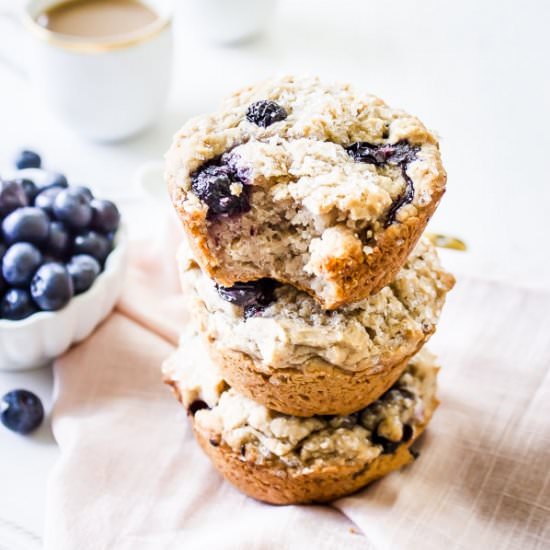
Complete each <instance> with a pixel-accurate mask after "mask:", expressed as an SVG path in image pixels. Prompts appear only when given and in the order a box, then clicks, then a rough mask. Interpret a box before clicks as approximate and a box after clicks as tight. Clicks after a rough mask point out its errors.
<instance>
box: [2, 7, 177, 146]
mask: <svg viewBox="0 0 550 550" xmlns="http://www.w3.org/2000/svg"><path fill="white" fill-rule="evenodd" d="M141 1H142V2H143V3H144V4H145V5H147V6H148V7H150V8H151V9H152V10H153V11H154V12H155V13H157V14H158V18H157V19H156V20H155V21H153V22H152V23H150V24H148V25H146V26H144V27H143V28H141V29H139V30H137V31H135V32H133V33H131V34H125V35H120V36H116V37H113V38H107V39H92V40H90V39H88V38H82V37H75V36H68V35H63V34H59V33H55V32H52V31H50V30H48V29H46V28H44V27H42V26H41V25H39V24H38V23H37V22H36V18H37V16H38V15H40V14H41V13H43V12H44V11H45V10H47V9H48V8H49V7H51V6H52V5H55V4H59V3H60V2H59V0H30V1H27V2H25V3H24V6H23V13H22V14H21V17H20V18H18V19H19V21H20V22H22V25H21V29H20V32H22V33H23V37H24V39H25V41H26V46H27V54H28V55H27V58H28V62H27V64H26V66H25V67H24V69H23V70H24V73H25V74H26V76H27V77H28V78H29V80H30V82H31V85H32V86H33V87H34V88H35V90H36V91H37V92H38V93H39V94H40V95H41V96H42V97H43V98H44V99H45V101H46V102H47V103H48V104H49V106H50V107H51V108H52V110H53V111H54V112H55V113H56V114H57V115H58V117H59V118H60V119H61V120H62V121H64V122H65V123H66V124H67V126H69V127H70V128H72V129H73V130H74V131H75V132H76V133H78V134H79V135H81V136H82V137H84V138H87V139H90V140H92V141H116V140H120V139H123V138H126V137H128V136H131V135H133V134H136V133H138V132H140V131H141V130H143V129H145V128H146V127H148V126H149V125H150V124H151V123H153V121H154V120H155V119H156V118H157V117H158V115H159V113H160V111H161V110H162V108H163V106H164V104H165V101H166V97H167V95H168V91H169V86H170V79H171V73H172V30H171V27H172V10H171V7H172V3H171V2H168V1H162V0H141ZM9 53H10V52H4V56H5V57H9ZM12 65H14V66H15V62H14V61H12Z"/></svg>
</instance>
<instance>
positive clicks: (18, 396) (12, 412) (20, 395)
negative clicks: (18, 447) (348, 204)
mask: <svg viewBox="0 0 550 550" xmlns="http://www.w3.org/2000/svg"><path fill="white" fill-rule="evenodd" d="M0 420H1V421H2V424H4V426H5V427H6V428H8V430H11V431H12V432H17V433H20V434H28V433H30V432H32V431H33V430H36V428H38V426H40V424H42V420H44V407H43V406H42V402H41V401H40V399H39V398H38V397H37V396H36V395H35V394H34V393H32V392H30V391H28V390H13V391H10V392H8V393H6V394H5V395H4V396H3V397H2V400H1V401H0Z"/></svg>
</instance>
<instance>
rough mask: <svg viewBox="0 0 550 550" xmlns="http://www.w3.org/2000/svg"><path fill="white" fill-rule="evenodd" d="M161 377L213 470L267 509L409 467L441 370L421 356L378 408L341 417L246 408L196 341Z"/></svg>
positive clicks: (331, 495) (326, 495) (186, 343)
mask: <svg viewBox="0 0 550 550" xmlns="http://www.w3.org/2000/svg"><path fill="white" fill-rule="evenodd" d="M163 370H164V376H165V381H166V382H167V383H168V384H170V385H171V386H172V387H173V389H174V391H175V393H176V395H177V397H178V399H179V400H180V401H181V402H182V404H183V405H184V406H185V407H186V409H187V411H188V413H189V416H190V417H191V419H192V423H193V431H194V433H195V437H196V438H197V440H198V442H199V444H200V445H201V447H202V448H203V450H204V451H205V453H206V454H207V455H208V456H209V457H210V459H211V460H212V462H213V463H214V466H215V467H216V468H217V469H218V470H219V471H220V473H221V474H222V475H223V476H224V477H225V478H226V479H227V480H228V481H229V482H231V483H232V484H233V485H235V486H236V487H237V488H238V489H240V490H241V491H242V492H244V493H246V494H247V495H249V496H251V497H253V498H256V499H258V500H262V501H264V502H269V503H272V504H294V503H306V502H326V501H330V500H334V499H336V498H339V497H342V496H344V495H348V494H350V493H353V492H355V491H357V490H359V489H361V488H362V487H364V486H365V485H367V484H368V483H370V482H372V481H374V480H375V479H378V478H380V477H382V476H384V475H386V474H388V473H390V472H391V471H393V470H397V469H399V468H401V467H403V466H405V465H406V464H409V463H410V462H412V461H413V459H414V457H413V454H412V453H411V451H410V446H411V445H412V444H413V442H414V441H415V440H416V439H417V438H418V437H419V436H420V434H421V433H422V431H423V430H424V428H425V427H426V425H427V423H428V422H429V420H430V418H431V416H432V414H433V411H434V410H435V408H436V407H437V405H438V401H437V398H436V396H435V390H436V377H437V371H438V370H439V369H438V367H437V366H436V365H435V358H434V357H433V355H431V354H430V353H429V352H428V351H426V350H422V351H420V352H419V353H418V354H417V355H416V356H414V357H413V358H412V359H411V360H410V361H409V363H408V365H407V367H406V369H405V371H404V372H403V374H402V375H401V377H400V378H399V379H398V380H397V382H396V383H395V384H394V385H393V386H392V387H391V388H390V389H389V390H388V391H387V392H386V393H385V394H384V395H382V396H381V397H380V398H379V399H378V400H377V401H375V402H374V403H372V404H371V405H369V406H368V407H366V408H364V409H361V410H359V411H357V412H355V413H352V414H349V415H345V416H335V415H330V416H312V417H308V418H304V417H296V416H290V415H285V414H281V413H278V412H275V411H273V410H271V409H268V408H266V407H264V406H263V405H260V404H258V403H256V402H254V401H252V400H251V399H248V398H247V397H245V396H243V395H241V394H239V393H237V392H236V391H235V390H234V389H232V388H230V387H229V386H228V385H227V383H226V382H225V381H224V380H223V379H222V377H221V375H220V374H219V372H218V371H217V368H216V366H215V365H214V364H213V363H212V362H211V361H210V360H209V359H208V354H207V353H205V351H204V348H203V345H202V343H201V341H200V339H199V338H198V337H196V336H193V337H191V338H190V339H187V340H183V341H182V343H181V345H180V348H179V350H178V351H177V352H176V353H175V354H174V355H173V356H172V357H171V358H169V359H168V360H167V361H166V363H165V365H164V368H163Z"/></svg>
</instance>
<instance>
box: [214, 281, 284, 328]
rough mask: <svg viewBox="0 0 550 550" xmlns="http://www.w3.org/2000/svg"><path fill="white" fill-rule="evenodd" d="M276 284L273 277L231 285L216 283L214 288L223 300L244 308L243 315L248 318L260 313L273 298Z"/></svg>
mask: <svg viewBox="0 0 550 550" xmlns="http://www.w3.org/2000/svg"><path fill="white" fill-rule="evenodd" d="M277 286H278V283H277V281H275V280H273V279H258V280H257V281H249V282H247V283H236V284H234V285H233V286H231V287H224V286H219V285H217V286H216V288H217V290H218V294H219V295H220V296H221V297H222V298H223V299H224V300H225V301H227V302H230V303H232V304H235V305H237V306H241V307H242V308H244V316H245V318H246V319H248V318H249V317H254V316H255V315H258V314H259V313H261V311H263V310H264V309H265V308H266V307H267V306H268V305H269V304H271V303H272V302H273V301H274V300H275V289H276V288H277Z"/></svg>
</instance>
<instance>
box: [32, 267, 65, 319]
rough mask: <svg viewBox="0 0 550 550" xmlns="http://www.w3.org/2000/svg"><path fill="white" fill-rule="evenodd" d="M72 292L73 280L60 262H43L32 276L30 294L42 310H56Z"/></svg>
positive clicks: (61, 306)
mask: <svg viewBox="0 0 550 550" xmlns="http://www.w3.org/2000/svg"><path fill="white" fill-rule="evenodd" d="M73 294H74V289H73V281H72V279H71V276H70V275H69V272H68V271H67V268H66V267H65V266H64V265H63V264H62V263H59V262H48V263H46V264H43V265H42V266H40V267H39V268H38V271H37V272H36V273H35V274H34V277H33V278H32V281H31V296H32V298H33V300H34V302H35V304H36V305H37V306H38V307H39V308H40V309H41V310H42V311H57V310H58V309H61V308H63V307H65V306H66V305H67V304H68V303H69V301H70V299H71V298H72V297H73Z"/></svg>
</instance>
